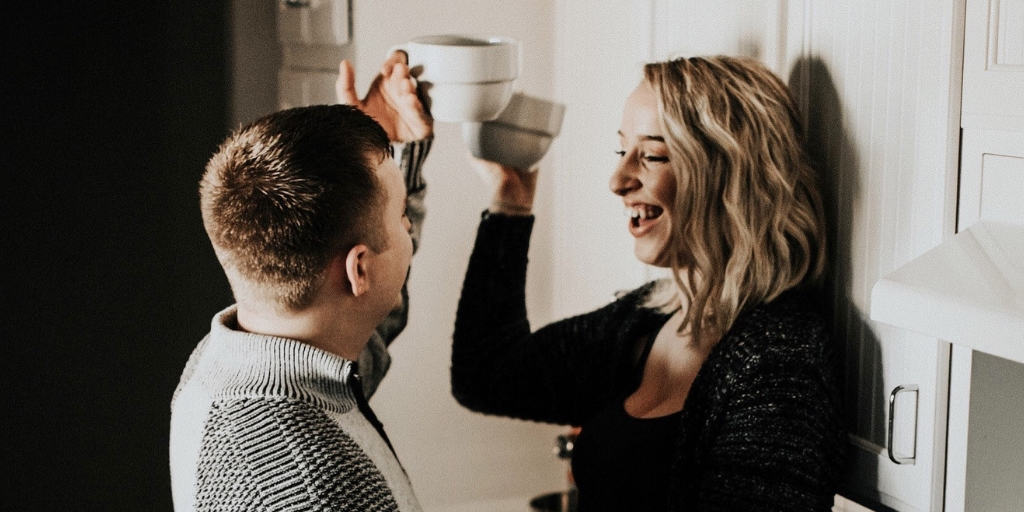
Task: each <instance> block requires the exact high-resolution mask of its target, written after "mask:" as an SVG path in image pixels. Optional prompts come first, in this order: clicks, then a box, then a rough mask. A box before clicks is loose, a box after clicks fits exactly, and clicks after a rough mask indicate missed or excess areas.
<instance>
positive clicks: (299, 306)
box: [170, 52, 433, 511]
mask: <svg viewBox="0 0 1024 512" xmlns="http://www.w3.org/2000/svg"><path fill="white" fill-rule="evenodd" d="M353 82H354V80H353V76H352V68H351V66H350V65H349V64H348V63H347V62H342V65H341V70H340V74H339V79H338V87H337V89H338V96H339V99H340V100H341V101H342V102H343V103H348V104H350V105H355V106H347V105H332V106H326V105H322V106H314V107H304V108H297V109H291V110H286V111H282V112H278V113H275V114H271V115H269V116H266V117H264V118H262V119H259V120H256V121H254V122H253V123H251V124H249V125H247V126H245V127H243V128H241V129H240V130H238V131H237V132H235V133H234V134H232V135H231V136H230V137H229V138H228V139H227V140H226V141H225V142H224V144H223V145H222V146H221V147H220V149H219V150H218V152H217V153H216V154H215V155H214V156H213V158H211V159H210V162H209V163H208V164H207V167H206V172H205V174H204V176H203V178H202V180H201V182H200V205H201V210H202V215H203V224H204V226H205V228H206V231H207V234H208V235H209V237H210V240H211V242H212V244H213V247H214V250H215V252H216V254H217V258H218V260H219V261H220V263H221V266H222V267H223V268H224V272H225V274H226V275H227V277H228V281H229V282H230V284H231V289H232V292H233V293H234V296H235V300H236V302H237V304H235V305H233V306H231V307H229V308H227V309H226V310H224V311H222V312H220V313H218V314H217V315H216V316H214V318H213V321H212V325H211V329H210V333H209V334H208V335H207V336H206V337H205V338H204V339H203V340H202V341H201V342H200V343H199V345H198V346H197V347H196V348H195V350H194V352H193V353H192V355H191V357H190V358H189V360H188V363H187V364H186V367H185V370H184V372H183V373H182V376H181V382H180V384H179V385H178V388H177V390H175V393H174V397H173V399H172V402H171V411H172V412H171V443H170V459H171V484H172V491H173V496H174V505H175V509H177V510H228V509H230V510H284V509H287V510H307V509H308V510H314V509H315V510H397V511H407V510H414V511H415V510H420V507H419V504H418V503H417V501H416V497H415V495H414V494H413V491H412V487H411V484H410V482H409V479H408V477H407V476H406V474H405V471H404V470H403V468H402V466H401V464H400V463H399V461H398V458H397V456H396V455H395V453H394V451H393V449H392V448H391V444H390V442H389V441H388V438H387V435H386V434H385V433H384V430H383V427H382V426H381V424H380V422H379V421H377V419H376V417H375V416H374V414H373V412H372V411H371V410H370V408H369V406H368V405H367V403H366V396H369V395H371V394H372V393H373V391H374V390H375V389H376V387H377V384H378V383H379V382H380V379H381V377H382V376H383V375H384V373H385V372H386V371H387V368H388V365H389V362H390V359H389V357H388V354H387V345H388V344H389V343H390V342H391V341H392V340H393V339H394V338H395V337H396V336H397V335H398V334H399V333H400V332H401V330H402V329H403V327H404V326H405V321H406V314H407V306H406V293H405V282H406V278H407V275H408V270H409V263H410V259H411V257H412V253H413V252H414V245H415V243H416V240H417V238H418V234H419V224H420V221H421V220H422V218H423V208H422V198H423V194H424V188H425V185H424V183H423V181H422V179H421V177H420V167H421V165H422V163H423V159H424V157H425V156H426V154H427V152H428V151H429V148H430V142H431V140H432V132H433V127H432V121H431V120H430V118H429V116H428V115H427V114H426V112H425V110H424V108H423V105H422V103H421V102H420V100H419V98H418V96H417V90H416V83H415V80H414V79H413V78H412V77H411V76H410V74H409V69H408V66H407V65H406V64H405V56H404V54H402V53H401V52H396V53H394V54H393V55H392V56H391V57H390V58H389V59H388V60H387V61H386V62H385V64H384V66H383V67H382V69H381V74H380V76H378V77H377V79H376V80H375V81H374V83H373V85H372V86H371V88H370V92H369V93H368V94H367V96H366V98H365V99H364V100H363V101H360V100H359V99H358V98H357V97H356V95H355V91H354V87H353ZM371 116H372V117H371ZM391 141H394V142H400V141H401V142H404V144H396V145H395V147H394V148H392V146H391V144H390V142H391ZM393 153H394V158H392V155H393ZM396 159H398V162H397V163H396V161H395V160H396ZM360 374H362V375H360Z"/></svg>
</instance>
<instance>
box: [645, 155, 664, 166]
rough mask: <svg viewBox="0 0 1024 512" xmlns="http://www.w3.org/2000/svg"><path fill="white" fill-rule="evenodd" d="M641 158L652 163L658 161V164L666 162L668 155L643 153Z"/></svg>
mask: <svg viewBox="0 0 1024 512" xmlns="http://www.w3.org/2000/svg"><path fill="white" fill-rule="evenodd" d="M641 158H642V159H643V160H644V161H645V162H654V163H659V164H663V163H665V162H668V157H667V156H658V155H643V156H642V157H641Z"/></svg>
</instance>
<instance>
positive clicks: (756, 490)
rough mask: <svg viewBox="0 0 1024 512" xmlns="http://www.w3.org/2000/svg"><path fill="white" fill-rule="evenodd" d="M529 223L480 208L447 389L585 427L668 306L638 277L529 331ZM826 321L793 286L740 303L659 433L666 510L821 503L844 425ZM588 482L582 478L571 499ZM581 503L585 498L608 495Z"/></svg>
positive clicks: (486, 407)
mask: <svg viewBox="0 0 1024 512" xmlns="http://www.w3.org/2000/svg"><path fill="white" fill-rule="evenodd" d="M532 225H533V218H532V217H509V216H503V215H494V214H488V213H485V215H484V219H483V220H482V221H481V224H480V228H479V230H478V233H477V239H476V245H475V247H474V250H473V254H472V256H471V257H470V263H469V268H468V270H467V272H466V279H465V283H464V285H463V291H462V297H461V298H460V300H459V309H458V312H457V315H456V325H455V335H454V344H453V353H452V389H453V393H454V394H455V397H456V399H458V400H459V402H460V403H462V404H463V405H465V406H467V407H469V408H471V409H474V410H477V411H480V412H484V413H489V414H498V415H505V416H512V417H516V418H523V419H530V420H536V421H544V422H552V423H561V424H571V425H582V427H583V436H585V435H586V432H587V428H588V427H587V426H588V424H589V423H591V421H593V419H594V418H595V415H597V414H599V413H600V411H602V410H603V409H605V408H607V407H608V406H609V403H610V402H616V403H621V400H622V397H623V396H624V394H629V393H630V392H632V391H633V390H635V388H636V385H637V384H638V383H637V381H636V378H635V376H636V373H637V368H638V365H640V364H641V359H642V355H643V353H644V350H643V344H644V343H645V342H646V341H647V340H649V338H650V337H651V336H653V335H655V334H656V333H657V331H658V330H659V329H660V328H661V327H662V326H663V325H664V323H665V321H666V320H667V318H668V317H667V315H665V314H662V313H659V312H657V311H654V310H651V309H649V308H646V307H644V302H645V299H646V297H647V295H648V294H649V292H650V290H651V288H652V284H648V285H645V286H643V287H641V288H639V289H637V290H634V291H632V292H630V293H627V294H624V295H623V296H621V297H619V298H618V299H617V300H615V301H613V302H612V303H610V304H608V305H607V306H605V307H603V308H600V309H598V310H596V311H593V312H591V313H587V314H583V315H580V316H577V317H573V318H569V319H566V320H562V321H559V322H555V323H553V324H550V325H547V326H545V327H542V328H541V329H538V330H537V331H535V332H531V328H530V324H529V322H528V320H527V317H526V306H525V292H524V289H525V278H526V266H527V260H526V255H527V249H528V245H529V237H530V232H531V229H532ZM567 285H569V286H571V283H567ZM826 333H827V329H826V326H825V322H824V321H823V320H822V318H821V317H820V316H819V315H818V314H817V313H815V308H814V307H812V305H811V304H810V303H809V301H808V300H806V299H805V298H804V297H802V296H801V295H800V294H798V293H795V292H787V293H786V294H784V295H783V296H782V297H779V298H778V299H776V300H774V301H773V302H771V303H767V304H761V305H757V306H755V307H753V308H751V309H749V310H748V311H746V312H744V313H743V314H741V315H740V317H739V318H738V319H737V320H736V322H735V323H734V324H733V326H732V328H731V329H730V330H729V332H728V333H726V335H725V336H724V337H723V338H722V339H721V340H720V341H719V342H718V343H717V344H716V346H715V347H714V349H713V350H712V351H711V353H710V355H709V356H708V358H707V359H706V361H705V362H704V364H703V365H702V367H701V369H700V371H699V372H698V375H697V377H696V379H695V380H694V382H693V384H692V386H691V388H690V391H689V393H688V395H687V400H686V403H685V405H684V407H683V410H682V412H681V413H680V414H679V415H678V422H677V425H676V429H675V435H674V436H673V439H672V441H671V442H670V443H668V444H667V445H666V446H665V449H666V450H670V451H671V454H672V460H671V465H670V467H671V469H670V473H669V475H668V486H669V489H668V490H667V498H666V501H667V503H666V504H665V508H664V509H665V510H673V511H682V510H829V509H830V508H831V504H832V500H833V495H834V493H835V491H836V485H837V479H838V473H839V468H840V466H841V452H842V446H843V444H842V443H843V434H842V428H841V424H842V422H841V420H840V417H839V411H840V407H839V404H838V385H837V372H836V362H835V358H834V356H833V350H832V348H831V344H830V342H829V340H828V336H827V334H826ZM581 443H583V444H582V445H581V446H578V449H584V450H586V449H600V447H597V446H591V447H589V448H587V447H586V446H585V440H584V439H581ZM591 469H593V468H587V469H583V468H577V472H578V473H579V474H580V476H581V477H584V475H586V474H587V473H588V470H591ZM613 469H614V470H618V471H621V472H623V473H625V472H633V471H642V468H635V467H629V466H620V467H617V468H613ZM587 483H588V482H586V481H582V480H581V481H579V482H578V484H579V486H580V501H581V503H584V502H587V499H586V497H585V496H584V493H585V490H586V487H587ZM621 492H629V490H628V489H623V490H622V491H621ZM587 503H588V505H589V508H588V509H582V510H602V509H606V508H611V507H610V505H609V504H608V503H602V502H596V503H595V502H587Z"/></svg>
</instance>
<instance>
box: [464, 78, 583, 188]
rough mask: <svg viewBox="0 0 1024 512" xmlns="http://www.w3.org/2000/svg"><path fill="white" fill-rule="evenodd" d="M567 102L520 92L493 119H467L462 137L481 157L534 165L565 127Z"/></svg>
mask: <svg viewBox="0 0 1024 512" xmlns="http://www.w3.org/2000/svg"><path fill="white" fill-rule="evenodd" d="M564 116H565V106H564V105H562V104H559V103H555V102H551V101H548V100H544V99H541V98H535V97H532V96H527V95H525V94H522V93H516V94H514V95H513V96H512V99H511V100H510V101H509V103H508V106H507V107H506V108H505V110H503V111H502V112H501V114H500V115H499V116H498V117H497V118H496V119H494V120H493V121H485V122H473V123H465V124H463V125H462V138H463V140H464V141H465V142H466V145H467V146H469V151H470V153H472V154H473V156H475V157H477V158H482V159H484V160H490V161H492V162H498V163H500V164H503V165H507V166H509V167H514V168H516V169H523V170H526V169H530V168H532V167H533V166H534V165H536V164H537V162H539V161H540V159H541V158H543V157H544V155H545V154H546V153H547V151H548V148H549V147H550V146H551V141H552V140H554V138H555V137H556V136H558V133H559V132H560V131H561V127H562V118H563V117H564Z"/></svg>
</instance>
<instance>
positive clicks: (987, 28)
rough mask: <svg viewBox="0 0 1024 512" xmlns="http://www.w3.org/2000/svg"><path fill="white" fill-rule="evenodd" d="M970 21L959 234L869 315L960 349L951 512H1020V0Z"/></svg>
mask: <svg viewBox="0 0 1024 512" xmlns="http://www.w3.org/2000/svg"><path fill="white" fill-rule="evenodd" d="M964 14H965V15H964V20H965V31H964V39H963V41H964V47H963V62H964V64H963V82H962V84H963V89H962V101H961V103H960V106H961V113H962V115H961V119H960V127H961V133H960V135H961V139H960V175H959V192H958V198H957V199H958V201H957V204H958V219H957V234H956V235H955V236H952V237H948V239H947V240H946V241H945V242H944V243H943V244H941V245H940V246H938V247H936V248H934V249H933V250H931V251H929V252H928V253H927V254H925V255H924V256H922V257H921V258H918V259H915V260H914V261H912V262H910V263H909V264H908V265H906V266H905V267H903V268H901V269H899V270H898V271H897V272H894V273H893V274H890V275H888V276H886V277H885V278H884V279H883V280H882V281H881V282H880V283H879V284H878V285H877V287H876V288H877V289H876V293H875V295H876V296H877V297H878V298H879V300H877V301H876V302H875V304H874V306H875V308H877V309H878V311H877V313H875V311H873V312H872V313H873V316H875V317H877V318H879V319H884V320H885V321H887V322H889V323H892V324H894V325H897V326H900V327H904V328H906V329H912V330H916V331H920V332H926V333H929V334H931V335H934V336H937V337H940V338H942V339H946V340H949V341H950V342H952V343H953V344H954V345H953V348H952V351H951V365H950V390H949V403H948V418H949V419H948V430H947V432H946V436H947V440H948V443H947V461H946V469H947V471H946V475H945V481H944V482H943V488H944V491H945V499H944V503H943V505H944V509H945V510H947V511H962V510H1021V509H1022V508H1024V490H1022V489H1021V487H1020V485H1019V482H1020V481H1022V480H1024V466H1022V465H1021V464H1020V460H1021V459H1022V458H1024V446H1022V443H1021V442H1020V441H1021V438H1022V431H1021V428H1020V425H1021V424H1024V413H1022V411H1024V396H1022V395H1021V393H1020V390H1021V389H1024V263H1022V262H1021V255H1022V254H1024V203H1022V202H1021V197H1024V1H1022V0H966V2H965V10H964ZM897 304H899V306H897Z"/></svg>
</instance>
